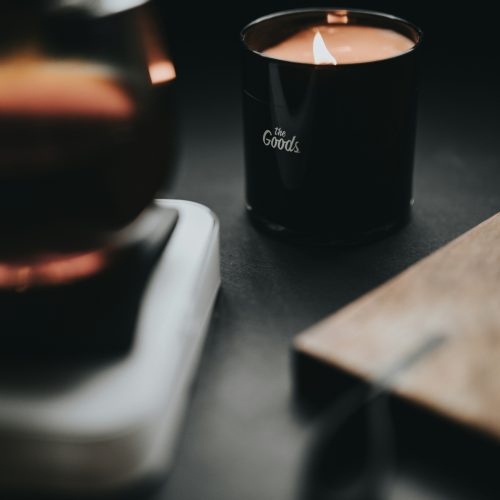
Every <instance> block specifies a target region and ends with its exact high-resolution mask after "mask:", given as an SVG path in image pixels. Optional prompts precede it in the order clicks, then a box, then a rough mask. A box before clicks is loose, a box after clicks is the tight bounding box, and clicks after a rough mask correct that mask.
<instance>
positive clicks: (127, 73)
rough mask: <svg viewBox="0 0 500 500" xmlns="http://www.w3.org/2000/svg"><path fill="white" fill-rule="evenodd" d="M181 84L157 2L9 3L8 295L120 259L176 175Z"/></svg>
mask: <svg viewBox="0 0 500 500" xmlns="http://www.w3.org/2000/svg"><path fill="white" fill-rule="evenodd" d="M174 80H175V69H174V66H173V64H172V61H171V59H170V57H169V55H168V53H167V52H166V51H165V49H164V45H163V43H162V40H161V37H160V34H159V31H158V29H157V26H156V24H155V16H154V15H153V12H152V6H151V5H150V4H149V2H147V1H137V0H136V1H131V0H121V1H120V0H116V1H113V2H110V1H104V0H103V1H82V0H80V1H75V0H72V1H70V0H59V1H54V0H52V1H49V0H45V1H44V0H36V1H34V2H29V3H26V2H18V1H11V2H4V3H3V4H2V16H1V17H0V232H1V235H2V237H1V242H0V269H1V272H0V289H14V290H17V291H20V290H22V291H26V290H27V289H29V288H32V287H37V286H40V285H43V286H50V285H52V284H54V285H59V284H61V283H60V280H58V279H52V278H51V276H54V275H55V274H54V273H52V274H50V273H40V272H35V271H36V270H34V269H33V267H37V266H38V268H39V263H40V262H45V263H48V264H49V266H50V267H51V269H55V268H58V269H62V271H61V272H58V273H56V274H58V275H59V276H60V275H61V274H65V278H66V282H69V281H77V280H79V279H82V278H85V277H86V276H90V275H93V274H96V273H99V272H100V271H102V269H103V268H104V267H107V266H109V265H110V264H111V263H112V261H113V256H110V255H108V256H107V257H106V258H105V259H104V258H102V255H100V254H99V249H100V248H102V247H106V246H108V247H109V241H110V240H114V238H115V233H116V232H117V231H122V232H123V230H124V229H125V228H127V226H128V225H129V224H131V223H133V222H134V220H135V219H136V218H137V217H138V216H139V214H141V212H142V211H143V210H144V209H145V208H146V207H147V206H148V205H150V204H151V202H152V201H153V199H154V196H155V194H156V193H157V191H158V190H159V188H160V187H162V186H165V183H166V182H167V181H168V180H169V179H170V178H171V176H172V173H173V162H174V155H175V133H176V121H175V114H174V111H173V107H172V102H171V101H172V91H173V87H172V84H173V81H174ZM122 239H124V240H126V238H124V237H123V235H122ZM119 250H120V249H119V248H115V253H119ZM75 255H76V256H79V257H81V256H82V255H84V256H86V259H85V261H83V260H81V259H80V261H79V263H78V266H76V267H78V270H77V271H76V272H70V271H71V269H73V270H74V269H76V267H75V265H74V257H75ZM89 256H90V257H89ZM66 257H67V259H69V260H67V259H66ZM80 264H81V265H80ZM35 275H36V276H35ZM31 277H33V279H30V278H31Z"/></svg>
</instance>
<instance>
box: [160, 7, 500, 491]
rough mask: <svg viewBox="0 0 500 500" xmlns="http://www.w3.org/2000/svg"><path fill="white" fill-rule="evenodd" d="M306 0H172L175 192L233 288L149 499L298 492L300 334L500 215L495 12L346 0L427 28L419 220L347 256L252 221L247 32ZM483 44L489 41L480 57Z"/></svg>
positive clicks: (302, 428)
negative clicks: (242, 66)
mask: <svg viewBox="0 0 500 500" xmlns="http://www.w3.org/2000/svg"><path fill="white" fill-rule="evenodd" d="M318 3H321V2H318ZM271 4H273V5H271ZM226 5H227V4H226ZM304 5H305V2H304V3H302V5H301V4H300V3H298V2H278V1H277V2H274V3H273V2H268V3H267V4H264V3H263V2H261V3H259V2H256V3H255V2H252V3H251V5H250V4H249V5H247V6H245V5H244V4H242V7H241V9H239V7H238V12H236V11H235V12H230V13H227V12H226V10H227V7H222V4H220V5H219V6H217V5H215V6H214V5H207V6H206V7H199V8H198V7H197V8H193V6H192V5H187V6H177V7H175V8H174V7H172V6H166V8H165V11H166V13H167V22H168V23H170V24H171V26H172V27H171V30H170V40H171V42H172V45H173V47H174V54H176V55H177V69H178V74H179V89H180V91H181V99H180V101H181V102H180V107H181V113H182V114H183V116H184V127H183V138H184V151H183V156H182V163H181V165H180V173H179V178H178V182H177V187H176V189H175V190H174V192H173V193H171V194H172V195H173V196H175V197H179V198H187V199H191V200H195V201H199V202H201V203H205V204H206V205H208V206H209V207H211V208H212V209H213V210H214V211H215V212H216V213H217V214H218V216H219V218H220V221H221V238H222V240H221V245H222V278H223V288H222V292H221V295H220V298H219V301H218V304H217V306H216V309H215V314H214V318H213V322H212V326H211V330H210V332H209V337H208V341H207V345H206V349H205V352H204V356H203V360H202V364H201V369H200V372H199V376H198V382H197V385H196V388H195V391H194V398H193V401H192V404H191V406H190V410H189V414H188V418H187V421H186V426H185V430H184V433H183V436H182V438H181V443H180V449H179V455H178V460H177V462H176V464H175V466H174V469H173V472H172V475H171V477H170V479H169V481H168V482H167V483H166V485H165V487H164V488H163V489H162V490H161V491H159V492H158V493H156V494H155V495H153V497H152V498H154V500H290V499H292V498H293V496H294V494H295V492H296V486H297V481H298V479H297V476H296V474H297V470H298V468H299V467H300V457H301V456H302V454H303V452H304V444H305V438H306V437H307V435H308V433H309V429H310V427H309V424H308V420H307V419H303V418H301V417H300V416H299V415H298V414H297V412H296V411H295V410H294V402H293V399H292V397H291V390H292V388H291V371H290V356H289V349H290V342H291V339H292V338H293V336H294V335H296V334H297V333H299V332H300V331H301V330H302V329H304V328H306V327H308V326H310V325H311V324H313V323H314V322H316V321H318V320H320V319H321V318H323V317H324V316H325V315H327V314H330V313H332V312H334V311H336V310H337V309H339V308H340V307H342V306H343V305H346V304H347V303H349V302H350V301H352V300H353V299H356V298H357V297H359V296H360V295H361V294H363V293H364V292H367V291H368V290H370V289H372V288H374V287H375V286H377V285H379V284H381V283H383V282H384V281H385V280H387V279H388V278H390V277H392V276H394V275H395V274H396V273H398V272H400V271H401V270H403V269H405V268H406V267H408V266H409V265H411V264H412V263H414V262H415V261H417V260H419V259H420V258H422V257H424V256H426V255H428V254H429V253H430V252H432V251H433V250H435V249H437V248H439V247H441V246H442V245H443V244H445V243H446V242H448V241H450V240H451V239H453V238H455V237H456V236H458V235H460V234H461V233H463V232H464V231H466V230H468V229H470V228H471V227H473V226H474V225H476V224H478V223H479V222H481V221H482V220H484V219H486V218H487V217H489V216H491V215H493V214H494V213H496V212H497V211H499V210H500V141H499V137H500V125H499V118H498V117H499V116H500V113H499V112H500V109H499V107H500V106H499V101H500V99H499V90H498V89H499V88H500V86H499V81H498V75H497V73H496V69H495V67H494V66H495V65H496V64H497V62H496V61H498V53H497V50H498V42H496V45H495V44H494V43H493V42H494V41H493V40H492V38H491V36H490V35H489V33H488V32H487V28H488V27H489V26H490V24H491V23H490V24H488V17H489V16H488V13H487V12H485V11H482V10H481V5H477V10H475V11H474V12H475V18H474V19H471V11H468V12H459V11H452V10H450V11H448V10H447V9H446V8H445V7H441V10H440V11H439V12H436V7H435V6H433V5H431V3H430V2H425V1H424V2H419V3H417V2H409V3H405V5H404V6H402V5H401V3H394V2H392V3H391V2H373V3H369V4H367V3H363V2H352V4H351V5H352V6H356V7H368V8H373V9H382V10H388V11H389V12H392V13H394V14H397V15H402V16H403V17H407V18H409V19H410V20H411V21H413V22H415V23H417V24H418V25H420V26H421V27H422V28H423V30H424V33H425V35H426V46H425V53H424V58H426V63H425V67H424V68H423V80H422V92H421V99H420V104H421V106H420V117H419V118H420V120H419V126H418V138H417V149H416V175H415V207H414V213H413V218H412V221H411V222H410V224H409V225H408V226H407V227H405V228H404V229H403V230H401V231H400V232H399V233H397V234H395V235H393V236H391V237H389V238H387V239H385V240H383V241H380V242H378V243H374V244H370V245H366V246H360V247H357V248H353V249H350V250H343V251H338V250H337V251H335V250H328V249H324V250H317V249H308V248H307V247H306V248H304V247H296V246H291V245H288V244H285V243H281V242H278V241H274V240H272V239H270V238H269V237H267V236H263V235H262V234H260V233H258V232H257V231H256V230H255V229H254V228H253V227H252V226H251V225H250V224H249V223H248V221H247V219H246V215H245V211H244V185H243V149H242V130H241V105H240V93H239V89H240V85H239V65H238V51H237V41H238V33H239V30H240V28H241V27H242V26H243V25H244V24H245V23H246V22H249V21H251V20H252V18H253V17H257V16H259V15H263V14H266V13H269V12H271V11H273V10H279V9H280V8H284V7H286V8H291V7H294V6H304ZM391 7H392V8H391ZM235 9H236V7H235ZM224 15H226V17H224ZM168 16H170V17H168ZM188 21H189V22H188ZM442 23H443V26H444V28H443V29H444V31H443V33H442V34H441V35H440V27H441V24H442ZM465 32H467V33H468V34H469V36H472V37H473V40H472V41H471V40H470V39H464V37H462V36H461V35H462V34H463V33H465ZM466 38H467V37H466ZM489 42H492V43H493V45H491V46H487V45H485V44H487V43H489ZM211 48H212V49H213V50H211ZM476 50H484V51H485V52H484V54H483V56H482V57H479V58H478V59H476V58H475V53H476ZM478 460H481V457H478ZM406 487H407V488H409V489H412V486H411V482H410V483H408V484H407V486H406ZM413 490H416V491H421V492H423V491H425V488H424V487H423V486H421V487H418V486H415V487H413ZM400 498H408V499H409V498H411V499H412V500H419V499H420V498H425V499H426V500H429V498H432V499H433V500H434V499H444V498H453V499H456V498H457V497H456V496H453V495H452V496H450V495H448V496H447V495H446V494H445V493H443V494H435V496H433V497H431V496H430V495H427V496H426V495H425V494H423V493H422V494H421V495H418V494H415V495H414V496H413V497H410V496H408V497H405V496H404V495H403V496H401V497H400ZM475 500H477V498H476V499H475Z"/></svg>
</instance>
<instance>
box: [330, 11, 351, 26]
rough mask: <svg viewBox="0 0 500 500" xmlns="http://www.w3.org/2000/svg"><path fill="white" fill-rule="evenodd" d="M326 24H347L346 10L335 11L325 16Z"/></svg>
mask: <svg viewBox="0 0 500 500" xmlns="http://www.w3.org/2000/svg"><path fill="white" fill-rule="evenodd" d="M326 22H327V23H328V24H348V23H349V16H348V15H347V11H346V10H337V11H336V12H329V13H328V14H327V15H326Z"/></svg>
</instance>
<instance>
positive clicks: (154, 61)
mask: <svg viewBox="0 0 500 500" xmlns="http://www.w3.org/2000/svg"><path fill="white" fill-rule="evenodd" d="M138 22H139V31H140V33H141V36H142V41H143V44H144V50H145V52H146V59H147V64H148V70H149V77H150V79H151V83H152V84H153V85H159V84H160V83H166V82H169V81H171V80H174V79H175V78H176V73H175V66H174V64H173V62H172V61H171V59H170V57H169V56H168V54H167V53H166V51H165V48H164V46H163V41H162V39H161V37H160V33H159V32H158V30H157V27H156V24H155V23H153V22H152V19H151V14H150V12H149V10H143V11H142V12H141V14H140V15H139V16H138Z"/></svg>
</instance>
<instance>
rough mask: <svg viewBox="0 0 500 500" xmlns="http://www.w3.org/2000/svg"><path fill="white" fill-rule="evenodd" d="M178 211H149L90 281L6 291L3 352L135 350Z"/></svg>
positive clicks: (114, 244) (2, 297) (0, 300)
mask: <svg viewBox="0 0 500 500" xmlns="http://www.w3.org/2000/svg"><path fill="white" fill-rule="evenodd" d="M176 221H177V212H176V211H175V210H172V209H169V208H165V207H151V208H148V209H147V210H146V211H145V212H144V213H143V214H142V215H140V216H139V218H138V219H137V220H136V221H135V222H134V223H132V225H131V226H129V227H128V228H126V229H125V230H122V231H120V233H119V234H117V235H116V237H114V238H111V239H110V241H108V242H107V243H108V249H107V250H108V256H109V261H110V262H109V264H108V265H107V266H106V267H105V268H104V269H103V270H102V271H100V272H99V273H97V274H95V275H93V276H90V277H88V278H85V279H80V280H78V281H75V282H72V283H69V284H65V285H57V286H44V287H37V288H33V289H28V290H25V291H12V290H11V291H2V292H1V293H0V317H1V322H2V323H1V324H2V332H1V336H2V354H3V355H7V356H8V357H9V358H10V359H12V358H13V357H14V358H20V359H23V360H26V359H27V360H29V359H30V358H36V359H37V360H40V358H41V357H44V358H47V357H50V358H52V357H61V356H65V357H67V356H70V357H71V358H72V359H74V358H75V357H85V356H88V355H91V356H92V358H95V357H96V356H97V357H109V356H112V355H117V356H118V355H120V354H123V353H124V352H126V351H128V350H129V348H130V347H131V344H132V341H133V338H134V330H135V323H136V316H137V311H138V309H139V305H140V301H141V297H142V293H143V290H144V287H145V285H146V283H147V280H148V277H149V275H150V273H151V271H152V269H153V268H154V265H155V263H156V261H157V259H158V257H159V255H160V254H161V253H162V251H163V249H164V247H165V245H166V244H167V242H168V239H169V237H170V235H171V234H172V232H173V230H174V227H175V224H176Z"/></svg>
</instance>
